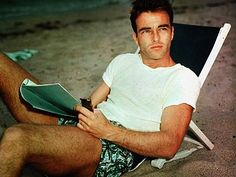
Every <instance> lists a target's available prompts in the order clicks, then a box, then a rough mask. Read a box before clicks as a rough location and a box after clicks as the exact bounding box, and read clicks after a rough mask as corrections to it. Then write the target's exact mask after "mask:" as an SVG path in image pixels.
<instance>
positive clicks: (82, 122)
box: [75, 105, 113, 139]
mask: <svg viewBox="0 0 236 177" xmlns="http://www.w3.org/2000/svg"><path fill="white" fill-rule="evenodd" d="M75 110H76V111H78V112H79V114H78V119H79V123H78V124H77V127H78V128H79V129H81V130H83V131H86V132H88V133H89V134H91V135H93V136H95V137H97V138H102V139H106V138H107V137H108V136H109V133H111V132H112V130H111V129H112V127H113V125H112V124H111V123H110V122H109V121H108V120H107V119H106V117H105V116H104V115H103V114H102V112H101V111H99V110H94V112H91V111H89V110H88V109H87V108H85V107H82V106H79V105H78V106H76V108H75Z"/></svg>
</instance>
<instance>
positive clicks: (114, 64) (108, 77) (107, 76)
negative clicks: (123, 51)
mask: <svg viewBox="0 0 236 177" xmlns="http://www.w3.org/2000/svg"><path fill="white" fill-rule="evenodd" d="M122 56H123V55H118V56H117V57H115V58H114V59H113V60H112V61H111V62H110V64H109V65H108V66H107V68H106V70H105V72H104V73H103V76H102V79H103V81H104V82H105V83H106V84H107V86H108V87H111V85H112V82H113V78H114V76H115V75H116V73H117V72H118V69H119V66H120V64H121V63H122V62H121V60H122V59H123V57H122Z"/></svg>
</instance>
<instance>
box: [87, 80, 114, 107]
mask: <svg viewBox="0 0 236 177" xmlns="http://www.w3.org/2000/svg"><path fill="white" fill-rule="evenodd" d="M109 93H110V88H109V87H108V86H107V84H106V83H105V82H104V81H103V82H102V83H101V85H99V86H98V87H97V88H96V89H95V91H94V92H93V93H92V94H91V96H90V99H91V101H92V105H93V108H95V107H96V106H97V105H98V104H99V103H101V102H103V101H105V100H106V99H107V96H108V94H109Z"/></svg>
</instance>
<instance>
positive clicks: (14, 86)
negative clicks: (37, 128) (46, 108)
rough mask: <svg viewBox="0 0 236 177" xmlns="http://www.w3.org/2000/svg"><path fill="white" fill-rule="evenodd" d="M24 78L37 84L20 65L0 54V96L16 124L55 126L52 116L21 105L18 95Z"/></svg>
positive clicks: (21, 101) (55, 120)
mask: <svg viewBox="0 0 236 177" xmlns="http://www.w3.org/2000/svg"><path fill="white" fill-rule="evenodd" d="M13 72H14V74H13ZM25 78H29V79H31V80H33V81H34V82H36V83H37V82H39V81H38V80H37V79H35V78H34V77H33V76H32V75H30V74H29V73H28V72H27V71H25V70H24V69H23V68H22V67H21V66H20V65H18V64H17V63H15V62H13V61H12V60H10V59H8V58H7V57H6V56H5V55H3V54H1V53H0V95H1V97H2V98H3V101H4V102H5V104H6V105H7V107H8V109H9V111H10V112H11V114H12V115H13V117H14V118H15V119H16V120H17V121H18V122H25V123H26V122H27V123H40V124H56V122H57V119H55V117H53V116H52V115H49V114H48V115H46V114H45V113H41V112H39V111H37V112H36V111H35V110H32V108H31V107H29V106H27V104H24V103H23V100H22V99H21V98H20V95H19V87H20V84H21V82H22V81H23V80H24V79H25Z"/></svg>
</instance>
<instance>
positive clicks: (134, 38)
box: [132, 32, 139, 46]
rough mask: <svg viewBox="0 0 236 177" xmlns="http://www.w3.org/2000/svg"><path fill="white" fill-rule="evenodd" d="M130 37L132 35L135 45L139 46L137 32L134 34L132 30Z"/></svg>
mask: <svg viewBox="0 0 236 177" xmlns="http://www.w3.org/2000/svg"><path fill="white" fill-rule="evenodd" d="M132 37H133V40H134V42H135V44H136V45H137V46H139V45H138V38H137V34H136V33H135V32H133V34H132Z"/></svg>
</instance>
